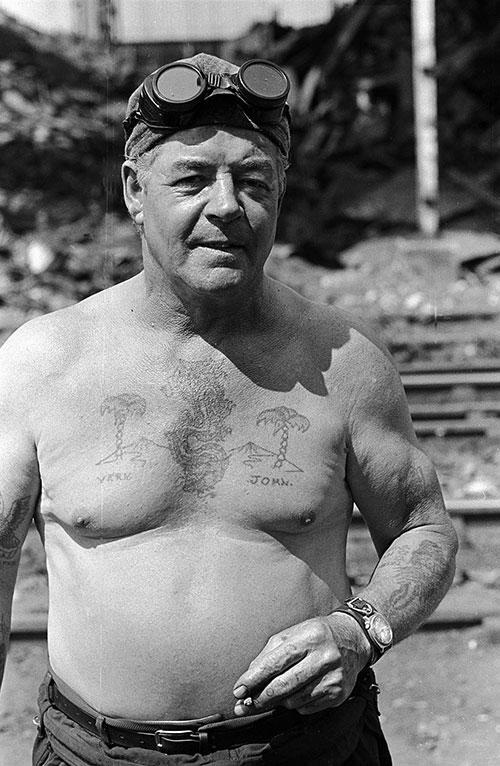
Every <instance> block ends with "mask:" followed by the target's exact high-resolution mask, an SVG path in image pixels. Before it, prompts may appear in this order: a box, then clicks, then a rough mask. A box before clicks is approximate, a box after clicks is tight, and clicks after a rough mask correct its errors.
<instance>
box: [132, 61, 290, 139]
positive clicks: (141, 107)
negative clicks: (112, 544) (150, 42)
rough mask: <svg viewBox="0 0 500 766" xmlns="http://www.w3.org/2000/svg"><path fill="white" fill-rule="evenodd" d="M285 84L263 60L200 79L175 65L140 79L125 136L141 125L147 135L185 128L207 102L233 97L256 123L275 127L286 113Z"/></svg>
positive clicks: (192, 68)
mask: <svg viewBox="0 0 500 766" xmlns="http://www.w3.org/2000/svg"><path fill="white" fill-rule="evenodd" d="M289 90H290V81H289V79H288V77H287V75H286V74H285V72H284V71H283V70H282V69H281V67H279V66H277V65H276V64H273V63H271V62H270V61H265V60H264V59H252V60H250V61H246V62H245V63H244V64H243V65H242V66H241V67H240V69H239V70H238V71H237V72H235V73H234V74H214V73H210V72H209V73H207V74H206V75H205V74H203V72H202V71H201V69H199V68H198V67H197V66H195V65H194V64H190V63H188V62H183V61H177V62H175V63H173V64H166V65H165V66H162V67H160V68H159V69H157V70H156V71H155V72H153V73H152V74H150V75H148V76H147V77H146V79H145V80H144V82H143V84H142V88H141V92H140V95H139V101H138V106H137V109H136V110H135V111H134V112H132V113H131V114H130V115H129V116H128V117H127V119H126V120H124V123H123V125H124V128H125V135H126V136H127V138H128V137H129V136H130V134H131V133H132V130H133V128H134V125H136V123H137V122H142V123H144V124H145V125H147V126H148V128H151V129H152V130H162V129H168V128H174V129H176V128H177V129H179V128H182V127H187V126H189V122H190V119H191V118H192V116H193V113H194V112H195V111H196V110H197V109H198V107H200V106H201V104H202V103H203V102H204V101H206V100H207V99H208V98H211V97H212V96H215V95H232V96H235V97H236V98H237V99H238V101H239V102H240V103H241V106H242V109H243V111H244V112H245V113H246V114H248V116H249V117H250V119H252V120H253V121H254V122H255V123H257V124H259V123H260V124H268V125H272V124H277V123H278V122H279V121H280V119H281V117H282V115H283V112H284V110H285V108H287V105H286V98H287V95H288V92H289Z"/></svg>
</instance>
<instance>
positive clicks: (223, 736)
mask: <svg viewBox="0 0 500 766" xmlns="http://www.w3.org/2000/svg"><path fill="white" fill-rule="evenodd" d="M49 699H50V702H51V703H52V705H53V707H55V708H56V709H57V710H59V711H61V712H62V713H64V715H66V716H67V717H68V718H70V719H71V720H72V721H73V722H74V723H77V724H78V725H79V726H81V727H82V728H83V729H85V730H86V731H88V732H89V733H90V734H93V735H94V736H97V737H100V738H101V739H102V740H103V741H104V742H105V743H106V744H107V745H108V746H112V745H118V746H120V747H142V748H145V749H147V750H157V751H159V752H161V753H165V754H167V755H176V754H187V755H190V754H195V753H202V754H207V753H210V752H213V751H214V750H226V749H229V748H232V747H239V746H240V745H244V744H249V743H250V742H267V741H269V740H270V739H271V738H272V737H275V736H277V735H278V734H282V733H283V732H285V731H286V730H287V729H290V728H292V726H297V725H300V724H301V723H303V719H302V716H300V714H299V713H296V712H294V711H290V710H285V709H284V708H282V709H281V710H279V711H273V712H269V713H263V714H261V715H258V716H249V717H248V718H247V717H245V718H232V719H230V720H226V721H220V722H218V721H217V716H212V717H211V718H207V719H203V720H202V721H199V722H197V721H166V722H141V721H125V720H123V719H112V718H106V717H105V716H102V715H99V713H98V712H97V711H92V713H90V712H87V711H86V710H84V709H82V708H81V707H79V706H78V705H76V704H75V703H74V702H72V701H71V700H70V699H68V697H66V696H65V695H64V694H63V693H62V692H61V691H60V689H59V688H58V687H57V685H56V684H55V682H54V680H52V681H51V682H50V684H49ZM94 713H95V714H94ZM204 720H206V721H210V720H211V721H213V722H211V723H204V722H203V721H204Z"/></svg>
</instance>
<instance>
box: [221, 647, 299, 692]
mask: <svg viewBox="0 0 500 766" xmlns="http://www.w3.org/2000/svg"><path fill="white" fill-rule="evenodd" d="M305 655H306V649H304V648H300V647H299V646H297V644H295V643H293V642H287V643H285V642H281V643H280V644H279V645H278V646H276V647H275V648H274V649H270V650H266V649H264V650H263V651H262V652H261V653H260V654H259V655H258V657H256V658H255V660H253V661H252V662H251V663H250V666H249V668H248V670H247V671H246V672H245V673H243V675H241V676H240V677H239V679H238V680H237V681H236V683H235V685H234V695H235V697H237V698H238V699H240V700H243V699H244V698H245V697H248V696H249V695H253V694H254V692H255V690H257V689H259V688H262V687H263V686H267V684H268V683H269V682H270V681H271V680H272V679H274V678H276V676H281V675H282V674H283V673H285V672H286V671H287V670H288V668H290V667H292V666H294V665H296V664H297V663H298V662H300V661H301V660H302V659H303V657H304V656H305ZM279 688H281V681H279V682H277V683H276V684H275V686H274V687H272V689H271V691H270V694H269V697H273V696H276V694H279V692H278V689H279ZM274 690H276V691H274Z"/></svg>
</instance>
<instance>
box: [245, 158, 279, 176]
mask: <svg viewBox="0 0 500 766" xmlns="http://www.w3.org/2000/svg"><path fill="white" fill-rule="evenodd" d="M241 167H242V168H243V169H244V170H247V169H248V170H261V171H263V172H267V173H268V172H272V170H273V168H274V164H273V162H272V161H271V160H270V159H269V160H268V159H267V157H248V159H245V160H243V162H242V163H241Z"/></svg>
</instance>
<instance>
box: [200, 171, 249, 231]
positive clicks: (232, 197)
mask: <svg viewBox="0 0 500 766" xmlns="http://www.w3.org/2000/svg"><path fill="white" fill-rule="evenodd" d="M242 213H243V209H242V207H241V203H240V201H239V199H238V194H237V190H236V188H235V185H234V181H233V179H232V177H231V176H230V175H229V174H224V175H223V176H219V177H218V178H217V179H216V180H215V182H214V184H213V185H212V187H211V189H210V198H209V200H208V203H207V205H206V207H205V215H206V216H207V218H216V219H218V220H221V221H232V220H233V219H235V218H239V216H240V215H242Z"/></svg>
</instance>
